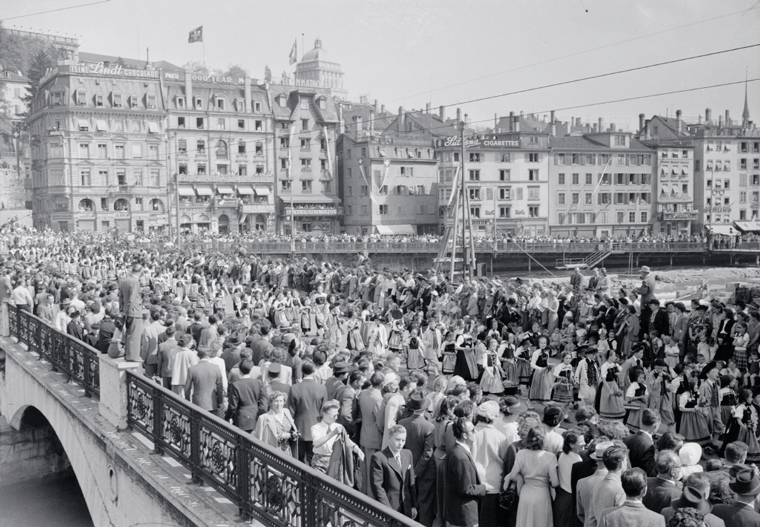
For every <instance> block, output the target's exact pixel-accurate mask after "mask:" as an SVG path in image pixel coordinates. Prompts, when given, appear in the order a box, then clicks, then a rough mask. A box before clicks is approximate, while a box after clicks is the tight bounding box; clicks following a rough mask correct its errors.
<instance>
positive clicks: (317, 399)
mask: <svg viewBox="0 0 760 527" xmlns="http://www.w3.org/2000/svg"><path fill="white" fill-rule="evenodd" d="M314 370H315V366H314V363H313V362H311V361H304V363H303V365H302V366H301V371H302V372H303V380H302V381H301V382H299V383H298V384H296V385H295V386H293V387H292V388H291V389H290V394H289V395H288V408H289V409H290V413H291V414H292V415H293V420H294V421H295V423H296V428H297V429H298V431H299V432H300V433H301V435H300V436H299V438H298V460H299V461H303V462H305V463H306V464H307V465H309V466H311V458H312V454H313V452H312V447H313V445H312V437H311V427H312V426H314V425H315V424H317V417H319V415H320V411H321V410H322V405H323V404H324V402H325V401H326V400H327V390H326V389H325V387H324V385H323V384H320V383H318V382H317V381H315V380H314Z"/></svg>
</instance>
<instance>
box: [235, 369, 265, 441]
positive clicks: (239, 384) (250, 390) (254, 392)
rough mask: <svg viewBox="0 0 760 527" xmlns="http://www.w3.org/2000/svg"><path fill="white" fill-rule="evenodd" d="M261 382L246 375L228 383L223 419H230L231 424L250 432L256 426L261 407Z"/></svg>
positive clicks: (261, 411)
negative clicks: (226, 402)
mask: <svg viewBox="0 0 760 527" xmlns="http://www.w3.org/2000/svg"><path fill="white" fill-rule="evenodd" d="M262 388H263V386H262V383H261V381H260V380H259V379H251V378H250V377H246V378H243V379H240V380H238V381H235V382H233V383H232V384H230V387H229V389H228V392H229V393H228V395H227V401H228V406H227V414H226V415H225V419H228V420H229V419H232V424H234V425H235V426H237V427H238V428H240V429H241V430H245V431H246V432H250V431H251V430H253V429H254V428H256V420H257V419H258V416H259V413H263V412H264V411H266V410H262V408H261V403H260V401H261V395H262Z"/></svg>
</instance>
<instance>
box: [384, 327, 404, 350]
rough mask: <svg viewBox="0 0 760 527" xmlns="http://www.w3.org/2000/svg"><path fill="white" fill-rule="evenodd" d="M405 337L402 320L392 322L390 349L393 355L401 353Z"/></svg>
mask: <svg viewBox="0 0 760 527" xmlns="http://www.w3.org/2000/svg"><path fill="white" fill-rule="evenodd" d="M403 337H404V327H403V325H402V322H401V321H400V320H393V322H391V332H390V334H389V335H388V349H389V350H390V351H392V352H393V353H400V352H401V348H402V342H403Z"/></svg>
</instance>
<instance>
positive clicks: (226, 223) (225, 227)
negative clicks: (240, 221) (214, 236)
mask: <svg viewBox="0 0 760 527" xmlns="http://www.w3.org/2000/svg"><path fill="white" fill-rule="evenodd" d="M218 222H219V234H229V232H230V219H229V218H228V217H227V215H226V214H222V215H221V216H219V220H218Z"/></svg>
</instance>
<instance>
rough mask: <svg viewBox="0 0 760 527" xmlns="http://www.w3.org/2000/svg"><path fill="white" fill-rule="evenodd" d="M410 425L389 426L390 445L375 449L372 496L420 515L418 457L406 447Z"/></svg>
mask: <svg viewBox="0 0 760 527" xmlns="http://www.w3.org/2000/svg"><path fill="white" fill-rule="evenodd" d="M405 443H406V428H404V427H403V426H402V425H394V426H392V427H391V429H390V430H389V440H388V446H387V447H385V448H384V449H383V450H381V451H380V452H375V453H374V454H373V455H372V460H371V461H370V482H369V484H370V489H371V490H372V497H373V498H375V499H376V500H377V501H379V502H380V503H382V504H384V505H387V506H388V507H390V508H391V509H393V510H395V511H398V512H400V513H402V514H404V515H406V516H408V517H409V518H412V519H414V518H415V517H416V516H417V508H416V506H417V503H416V494H417V493H416V490H415V487H414V483H415V481H414V479H415V475H414V459H413V457H412V452H411V451H410V450H406V449H405V448H404V444H405Z"/></svg>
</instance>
